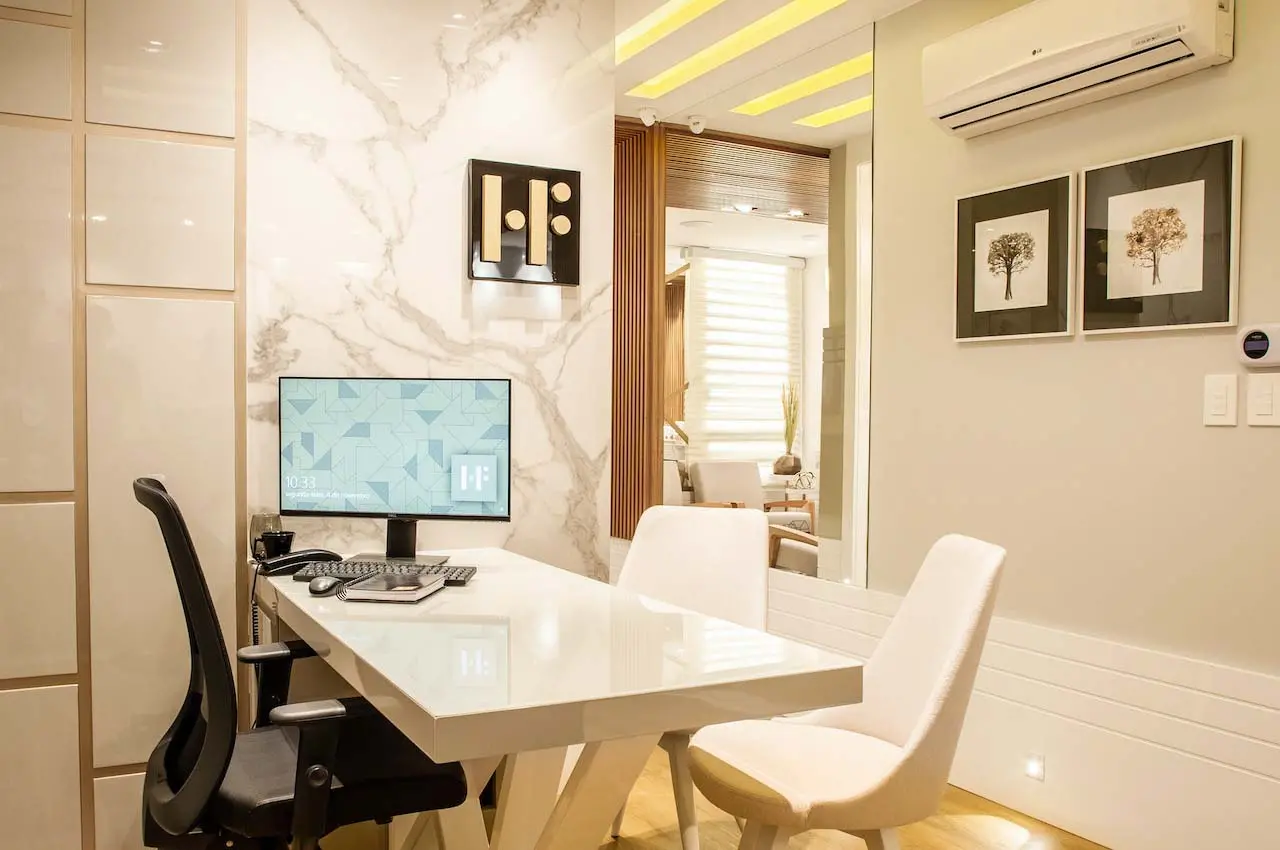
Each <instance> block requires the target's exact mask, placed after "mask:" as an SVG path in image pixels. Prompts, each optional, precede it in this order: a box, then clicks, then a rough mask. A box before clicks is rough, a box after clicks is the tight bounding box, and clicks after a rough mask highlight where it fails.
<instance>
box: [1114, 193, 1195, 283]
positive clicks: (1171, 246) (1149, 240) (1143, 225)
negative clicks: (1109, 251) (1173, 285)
mask: <svg viewBox="0 0 1280 850" xmlns="http://www.w3.org/2000/svg"><path fill="white" fill-rule="evenodd" d="M1186 241H1187V223H1186V222H1185V221H1183V219H1182V213H1181V212H1180V211H1179V210H1178V208H1177V207H1148V208H1147V209H1145V210H1143V211H1142V212H1140V213H1138V214H1137V215H1135V216H1134V217H1133V224H1132V226H1131V229H1130V230H1129V232H1128V233H1126V234H1125V235H1124V242H1125V246H1126V248H1127V249H1128V250H1127V251H1126V252H1125V253H1126V254H1127V256H1128V257H1129V259H1131V260H1133V261H1134V262H1135V263H1136V264H1138V265H1139V266H1142V267H1143V268H1148V269H1151V285H1152V286H1159V285H1160V260H1161V258H1163V257H1165V256H1167V255H1169V254H1172V253H1173V252H1175V251H1178V250H1181V248H1182V245H1183V243H1185V242H1186Z"/></svg>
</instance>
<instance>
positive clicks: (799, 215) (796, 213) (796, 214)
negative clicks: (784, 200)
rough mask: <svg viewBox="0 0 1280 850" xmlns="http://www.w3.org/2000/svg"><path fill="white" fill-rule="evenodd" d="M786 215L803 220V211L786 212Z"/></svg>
mask: <svg viewBox="0 0 1280 850" xmlns="http://www.w3.org/2000/svg"><path fill="white" fill-rule="evenodd" d="M787 215H789V216H791V217H792V218H804V210H787Z"/></svg>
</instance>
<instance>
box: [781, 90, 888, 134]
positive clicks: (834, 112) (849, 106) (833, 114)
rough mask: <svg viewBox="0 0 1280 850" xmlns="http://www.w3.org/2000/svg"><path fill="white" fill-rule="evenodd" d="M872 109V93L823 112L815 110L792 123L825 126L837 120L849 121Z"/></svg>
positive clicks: (805, 125) (804, 125) (803, 125)
mask: <svg viewBox="0 0 1280 850" xmlns="http://www.w3.org/2000/svg"><path fill="white" fill-rule="evenodd" d="M870 111H871V95H866V96H865V97H860V98H858V99H857V100H851V101H849V102H848V103H842V104H840V105H839V106H833V107H831V108H830V109H824V110H822V111H821V112H815V113H813V114H812V115H806V116H805V117H803V118H797V119H796V120H795V121H793V122H792V123H793V124H799V125H800V126H801V127H825V126H827V125H828V124H834V123H836V122H837V121H847V120H848V119H850V118H853V117H854V116H857V115H861V114H862V113H864V112H870Z"/></svg>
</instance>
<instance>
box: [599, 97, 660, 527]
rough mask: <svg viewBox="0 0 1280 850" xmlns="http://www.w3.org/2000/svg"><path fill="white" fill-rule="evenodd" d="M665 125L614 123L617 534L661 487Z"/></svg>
mask: <svg viewBox="0 0 1280 850" xmlns="http://www.w3.org/2000/svg"><path fill="white" fill-rule="evenodd" d="M664 141H665V133H664V131H663V129H662V128H661V127H644V126H643V125H641V124H640V123H639V122H635V121H629V120H625V119H619V120H618V121H617V122H616V124H615V127H614V148H613V151H614V154H613V155H614V190H613V191H614V201H613V203H614V210H613V213H614V215H613V227H614V238H613V245H614V248H613V405H612V407H613V427H612V437H613V459H612V467H611V478H610V506H611V510H610V523H609V533H610V534H611V535H612V536H613V537H620V538H623V539H628V540H629V539H631V536H632V534H633V533H634V532H635V527H636V523H637V522H639V521H640V514H642V513H644V511H645V508H647V507H649V506H650V505H653V504H657V503H658V502H660V501H661V494H662V374H663V371H662V361H663V356H662V340H663V337H664V328H663V326H664V323H665V310H666V305H665V301H666V299H665V293H664V291H663V290H664V289H665V285H664V280H663V277H664V276H663V262H664V245H665V241H666V233H665V231H666V228H665V209H666V203H665V199H664V191H663V184H664V182H665V179H664V177H665V175H664V170H663V166H662V164H663V162H664V160H665V156H664V150H663V145H664Z"/></svg>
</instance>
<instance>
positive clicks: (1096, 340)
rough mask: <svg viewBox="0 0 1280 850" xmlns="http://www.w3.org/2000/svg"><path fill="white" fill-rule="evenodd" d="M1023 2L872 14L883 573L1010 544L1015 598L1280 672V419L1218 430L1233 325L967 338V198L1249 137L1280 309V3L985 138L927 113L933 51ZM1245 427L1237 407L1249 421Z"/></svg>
mask: <svg viewBox="0 0 1280 850" xmlns="http://www.w3.org/2000/svg"><path fill="white" fill-rule="evenodd" d="M1016 5H1017V3H1015V2H1010V0H973V2H966V3H953V2H943V0H925V2H923V3H920V4H919V5H916V6H913V7H911V8H910V9H907V10H905V11H903V12H901V13H899V14H897V15H894V16H893V17H891V18H889V19H887V20H885V21H882V22H881V23H880V24H879V25H878V26H877V41H876V76H877V87H876V88H877V91H876V122H875V151H876V159H875V198H876V209H875V236H874V242H875V245H874V262H875V300H874V323H875V337H874V351H873V356H872V370H873V376H872V408H871V410H872V423H871V481H870V485H871V494H872V495H871V526H870V535H871V539H870V547H871V554H870V565H871V574H870V583H871V587H872V588H874V589H880V590H886V591H890V592H893V593H901V592H903V591H904V590H905V589H906V588H907V586H908V585H909V583H910V581H911V579H912V577H913V576H914V575H915V571H916V569H917V566H918V565H919V563H920V558H921V556H922V555H923V554H924V551H925V549H926V548H927V547H928V546H929V544H930V543H931V542H932V541H933V540H935V539H936V538H937V537H938V536H939V535H941V534H943V533H945V532H948V531H964V532H967V533H970V534H973V535H976V536H979V537H984V538H987V539H990V540H994V541H996V542H999V543H1000V544H1001V545H1003V546H1005V547H1007V548H1008V550H1009V570H1008V577H1007V579H1006V581H1005V585H1004V589H1003V591H1002V593H1001V598H1000V613H1001V614H1003V615H1005V616H1009V617H1013V618H1016V619H1019V620H1024V621H1027V622H1034V623H1039V624H1043V625H1048V626H1053V627H1057V628H1061V629H1065V630H1068V631H1072V632H1078V633H1080V634H1087V635H1096V636H1100V637H1106V638H1109V639H1113V640H1117V641H1121V642H1124V643H1131V644H1135V645H1138V646H1145V647H1150V648H1152V649H1157V650H1162V651H1167V652H1172V653H1176V654H1179V655H1186V656H1190V657H1196V658H1203V659H1206V660H1209V661H1213V662H1217V663H1222V664H1228V665H1232V666H1239V667H1243V668H1247V669H1252V670H1258V671H1262V672H1267V673H1271V674H1278V673H1280V631H1278V630H1277V628H1276V625H1275V602H1276V599H1277V598H1280V570H1278V569H1275V568H1274V566H1273V563H1274V561H1275V559H1276V557H1277V555H1278V554H1280V536H1278V535H1277V528H1280V525H1278V524H1277V521H1276V517H1277V512H1276V510H1277V509H1276V499H1275V488H1274V485H1273V482H1274V481H1276V480H1277V479H1280V431H1277V430H1276V429H1265V428H1249V427H1245V426H1244V425H1243V424H1242V425H1241V426H1240V427H1237V428H1205V427H1203V426H1202V424H1201V413H1202V410H1201V408H1202V398H1203V381H1204V376H1205V375H1206V374H1214V373H1231V374H1235V373H1241V372H1243V369H1242V367H1241V366H1239V364H1238V363H1237V361H1236V358H1235V355H1234V332H1233V331H1232V330H1221V331H1207V332H1206V331H1189V332H1181V333H1173V334H1170V333H1165V334H1128V335H1123V336H1121V337H1113V338H1105V337H1104V338H1100V337H1090V338H1087V339H1086V338H1083V337H1079V336H1077V337H1076V338H1074V339H1069V340H1050V341H1028V342H1014V343H987V344H980V345H965V346H960V345H957V344H956V343H954V342H953V341H952V339H953V331H952V311H953V307H952V304H953V291H954V285H953V272H952V269H953V262H954V259H953V242H954V234H953V228H954V215H955V213H954V198H955V197H956V196H958V195H961V194H964V193H969V192H974V191H981V190H982V189H985V188H990V187H998V186H1002V185H1008V184H1010V183H1013V182H1017V181H1022V180H1027V179H1033V178H1036V177H1040V176H1044V175H1048V174H1054V173H1062V172H1065V171H1071V170H1073V169H1074V170H1079V169H1081V168H1083V167H1086V166H1089V165H1093V164H1097V163H1104V162H1110V161H1114V160H1117V159H1123V158H1126V157H1138V156H1141V155H1143V154H1147V153H1154V152H1158V151H1161V150H1166V149H1169V148H1172V147H1177V146H1181V145H1187V144H1193V143H1196V142H1200V141H1205V140H1209V139H1215V138H1219V137H1222V136H1228V135H1234V134H1240V135H1242V136H1243V137H1244V145H1245V151H1244V172H1243V173H1244V206H1243V211H1242V216H1241V221H1242V223H1243V228H1242V236H1241V245H1242V250H1241V256H1240V269H1241V279H1240V317H1241V319H1242V320H1244V321H1259V320H1268V319H1271V320H1274V319H1277V318H1280V286H1277V285H1276V282H1275V269H1276V268H1277V266H1278V265H1280V242H1278V241H1277V240H1276V239H1275V238H1274V236H1273V235H1272V234H1273V231H1274V230H1275V229H1276V226H1277V225H1280V194H1278V193H1277V192H1276V191H1274V189H1275V187H1276V186H1277V185H1278V183H1280V115H1278V114H1277V112H1276V111H1275V110H1274V109H1271V108H1269V107H1268V106H1265V105H1264V104H1263V103H1262V102H1261V101H1259V99H1258V98H1259V92H1262V91H1267V90H1269V89H1270V88H1273V87H1274V86H1275V84H1276V82H1277V80H1280V60H1278V59H1277V58H1276V55H1275V52H1274V49H1273V48H1274V45H1275V44H1276V43H1277V42H1280V4H1276V3H1268V2H1259V0H1244V2H1241V3H1239V4H1237V29H1236V33H1237V58H1236V60H1235V61H1234V62H1232V63H1230V64H1228V65H1224V66H1221V67H1218V68H1215V69H1211V70H1208V71H1203V72H1200V73H1197V74H1194V75H1192V76H1189V77H1184V78H1182V79H1179V80H1175V81H1173V82H1170V83H1166V84H1164V85H1161V86H1158V87H1156V88H1152V89H1148V90H1145V91H1142V92H1136V93H1134V94H1131V95H1127V96H1124V97H1119V98H1113V99H1111V100H1107V101H1104V102H1102V103H1098V104H1094V105H1091V106H1087V107H1083V108H1080V109H1076V110H1072V111H1069V112H1066V113H1062V114H1060V115H1057V116H1053V117H1051V118H1047V119H1043V120H1040V121H1035V122H1032V123H1030V124H1025V125H1022V126H1019V127H1014V128H1011V129H1009V130H1006V131H1003V132H1000V133H995V134H992V135H989V136H983V137H980V138H978V139H975V140H972V141H967V142H966V141H963V140H959V139H955V138H952V137H950V136H948V135H946V134H944V133H943V132H941V131H939V130H938V129H936V128H935V127H934V126H932V125H931V123H930V122H929V121H928V120H927V119H926V118H925V116H924V113H923V111H922V109H921V94H920V51H921V49H922V48H923V47H924V46H925V45H927V44H929V43H930V42H932V41H935V40H937V39H940V38H942V37H944V36H946V35H948V34H950V33H953V32H956V31H958V30H960V29H963V28H965V27H967V26H971V25H973V24H975V23H977V22H979V21H982V20H984V19H986V18H988V17H991V16H993V15H995V14H997V13H999V12H1002V11H1004V10H1007V9H1009V8H1011V7H1013V6H1016ZM1241 419H1242V423H1243V417H1241Z"/></svg>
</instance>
